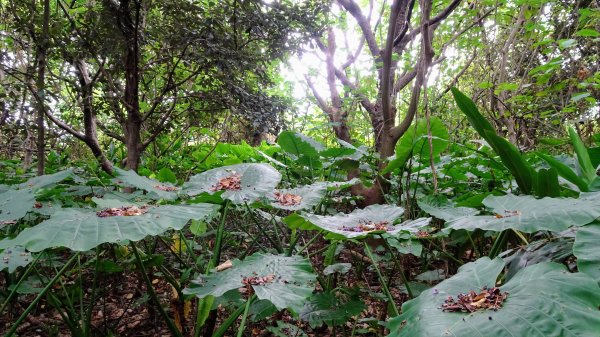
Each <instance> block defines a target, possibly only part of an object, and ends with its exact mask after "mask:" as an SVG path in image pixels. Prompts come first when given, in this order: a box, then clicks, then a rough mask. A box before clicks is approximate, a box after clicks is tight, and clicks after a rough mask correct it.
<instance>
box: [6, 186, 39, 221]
mask: <svg viewBox="0 0 600 337" xmlns="http://www.w3.org/2000/svg"><path fill="white" fill-rule="evenodd" d="M34 204H35V191H34V190H33V189H31V188H25V189H21V190H8V191H6V192H4V193H0V226H2V225H3V223H4V222H9V221H13V220H18V219H21V218H22V217H24V216H25V215H26V214H27V212H29V211H31V210H32V209H33V206H34Z"/></svg>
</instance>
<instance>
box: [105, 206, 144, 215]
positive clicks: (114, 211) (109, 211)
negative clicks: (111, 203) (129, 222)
mask: <svg viewBox="0 0 600 337" xmlns="http://www.w3.org/2000/svg"><path fill="white" fill-rule="evenodd" d="M146 212H148V205H144V206H141V207H137V206H123V207H111V208H105V209H103V210H101V211H98V212H96V215H97V216H98V217H99V218H106V217H111V216H137V215H142V214H144V213H146Z"/></svg>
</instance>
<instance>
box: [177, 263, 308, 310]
mask: <svg viewBox="0 0 600 337" xmlns="http://www.w3.org/2000/svg"><path fill="white" fill-rule="evenodd" d="M252 277H259V278H266V279H267V280H268V282H266V281H265V282H263V284H262V285H259V284H254V285H252V288H253V289H254V292H255V293H256V296H257V297H258V298H259V299H262V300H269V301H271V303H273V304H274V305H275V307H277V309H279V310H282V309H285V308H288V309H291V310H293V311H294V312H296V313H298V312H300V310H301V309H302V306H303V304H304V302H305V300H306V298H308V297H309V296H310V295H311V294H312V292H313V290H314V287H315V280H316V276H315V275H314V274H313V272H312V268H311V266H310V262H309V261H308V260H307V259H305V258H304V257H301V256H283V255H272V254H261V253H256V254H253V255H251V256H249V257H248V258H246V259H245V260H244V261H239V260H235V261H233V267H232V268H230V269H227V270H224V271H221V272H216V273H213V274H209V275H201V276H200V277H199V278H198V279H196V280H194V281H192V283H193V284H195V286H192V287H190V288H185V289H184V290H183V293H184V294H191V295H196V296H198V297H199V298H203V297H205V296H208V295H212V296H215V297H219V296H222V295H223V294H225V293H226V292H227V291H229V290H233V289H238V288H242V287H244V284H243V283H242V281H243V280H244V279H246V280H248V278H252Z"/></svg>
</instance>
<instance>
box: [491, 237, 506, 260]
mask: <svg viewBox="0 0 600 337" xmlns="http://www.w3.org/2000/svg"><path fill="white" fill-rule="evenodd" d="M507 240H508V234H507V232H506V231H504V232H502V233H500V234H499V235H498V237H497V238H496V241H494V244H493V245H492V249H490V254H489V255H488V256H489V258H490V259H494V258H495V257H496V256H498V254H500V250H501V249H502V247H504V246H505V245H506V241H507Z"/></svg>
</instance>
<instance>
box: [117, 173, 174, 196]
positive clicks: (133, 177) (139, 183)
mask: <svg viewBox="0 0 600 337" xmlns="http://www.w3.org/2000/svg"><path fill="white" fill-rule="evenodd" d="M114 171H115V173H117V178H115V179H113V181H114V182H116V183H117V184H120V185H122V184H124V185H128V186H133V187H136V188H139V189H142V190H144V191H147V192H148V194H149V196H150V197H152V198H154V199H166V200H174V199H177V192H176V191H175V190H178V189H179V188H177V187H175V186H174V185H172V184H169V183H161V182H160V181H157V180H153V179H150V178H146V177H143V176H140V175H138V174H137V173H135V171H133V170H123V169H120V168H118V167H115V168H114ZM169 190H172V191H169Z"/></svg>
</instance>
